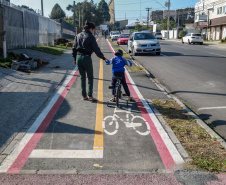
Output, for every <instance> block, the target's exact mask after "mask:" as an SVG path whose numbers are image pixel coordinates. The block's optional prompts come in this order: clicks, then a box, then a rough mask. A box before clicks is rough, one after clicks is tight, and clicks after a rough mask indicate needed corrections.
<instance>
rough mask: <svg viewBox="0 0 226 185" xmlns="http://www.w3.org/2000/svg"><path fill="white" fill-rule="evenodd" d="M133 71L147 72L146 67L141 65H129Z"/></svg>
mask: <svg viewBox="0 0 226 185" xmlns="http://www.w3.org/2000/svg"><path fill="white" fill-rule="evenodd" d="M129 69H130V71H131V72H135V73H136V72H145V71H144V69H143V68H142V67H140V66H131V67H129Z"/></svg>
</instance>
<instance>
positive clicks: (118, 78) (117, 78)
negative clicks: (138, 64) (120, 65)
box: [114, 76, 122, 80]
mask: <svg viewBox="0 0 226 185" xmlns="http://www.w3.org/2000/svg"><path fill="white" fill-rule="evenodd" d="M114 79H116V80H121V79H122V77H117V76H116V77H115V78H114Z"/></svg>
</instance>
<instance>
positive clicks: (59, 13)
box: [50, 3, 66, 19]
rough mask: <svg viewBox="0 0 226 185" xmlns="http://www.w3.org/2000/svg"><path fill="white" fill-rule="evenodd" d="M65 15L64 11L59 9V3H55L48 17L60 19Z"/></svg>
mask: <svg viewBox="0 0 226 185" xmlns="http://www.w3.org/2000/svg"><path fill="white" fill-rule="evenodd" d="M65 16H66V15H65V12H64V11H63V10H62V9H61V7H60V5H59V4H57V3H56V4H55V5H54V7H53V9H52V11H51V14H50V18H51V19H61V18H63V17H65Z"/></svg>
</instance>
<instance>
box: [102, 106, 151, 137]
mask: <svg viewBox="0 0 226 185" xmlns="http://www.w3.org/2000/svg"><path fill="white" fill-rule="evenodd" d="M117 112H118V113H126V120H123V119H121V118H120V116H118V115H117V114H115V113H117ZM118 120H121V121H122V122H123V123H124V124H125V126H126V127H127V128H133V129H134V130H135V131H136V132H137V133H138V134H140V135H143V136H146V135H148V134H149V133H150V126H149V124H148V123H147V121H146V120H145V119H144V118H143V117H141V116H134V115H133V114H132V113H131V108H129V109H128V111H124V110H116V108H115V110H114V114H113V116H107V117H105V118H104V120H103V122H102V126H103V128H104V132H105V133H106V134H108V135H115V134H116V133H117V132H118V130H119V122H118ZM135 120H136V122H135ZM137 120H139V121H137ZM106 126H107V127H108V128H109V127H110V128H111V129H107V127H106ZM138 128H145V129H144V130H142V131H140V130H138ZM110 130H111V131H110Z"/></svg>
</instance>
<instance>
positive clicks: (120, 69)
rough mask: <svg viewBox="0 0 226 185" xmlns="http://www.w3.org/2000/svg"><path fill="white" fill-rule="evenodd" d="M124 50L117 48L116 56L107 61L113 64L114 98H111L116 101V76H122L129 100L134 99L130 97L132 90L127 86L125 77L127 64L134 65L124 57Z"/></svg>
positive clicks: (108, 63)
mask: <svg viewBox="0 0 226 185" xmlns="http://www.w3.org/2000/svg"><path fill="white" fill-rule="evenodd" d="M122 56H123V51H122V50H120V49H119V50H116V51H115V57H114V58H112V59H111V60H110V61H106V63H105V64H106V65H110V64H112V65H113V66H112V81H111V85H112V87H113V88H112V98H111V99H110V101H113V102H115V84H116V79H115V78H116V77H121V78H122V80H121V83H122V85H123V88H124V90H125V93H126V95H127V96H128V100H129V101H132V98H131V97H130V91H129V88H128V86H127V83H126V79H125V68H124V66H125V65H128V66H129V67H130V66H132V62H130V61H128V60H126V59H124V58H123V57H122Z"/></svg>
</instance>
